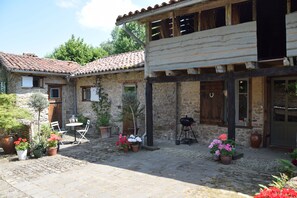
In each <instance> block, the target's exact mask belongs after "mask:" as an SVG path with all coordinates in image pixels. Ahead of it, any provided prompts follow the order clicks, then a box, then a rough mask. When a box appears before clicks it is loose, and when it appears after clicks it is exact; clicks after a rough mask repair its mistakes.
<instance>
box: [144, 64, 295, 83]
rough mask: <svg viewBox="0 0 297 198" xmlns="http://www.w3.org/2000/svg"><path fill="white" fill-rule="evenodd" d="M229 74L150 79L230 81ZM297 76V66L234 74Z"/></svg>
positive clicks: (155, 81) (159, 80) (235, 73)
mask: <svg viewBox="0 0 297 198" xmlns="http://www.w3.org/2000/svg"><path fill="white" fill-rule="evenodd" d="M227 74H228V73H221V74H212V73H210V74H197V75H187V76H160V77H153V78H148V81H149V82H150V83H167V82H190V81H219V80H226V79H228V75H227ZM293 74H295V75H296V74H297V65H295V66H292V67H271V68H263V69H254V70H247V71H240V72H234V74H233V75H234V78H235V79H240V78H252V77H265V76H285V75H293Z"/></svg>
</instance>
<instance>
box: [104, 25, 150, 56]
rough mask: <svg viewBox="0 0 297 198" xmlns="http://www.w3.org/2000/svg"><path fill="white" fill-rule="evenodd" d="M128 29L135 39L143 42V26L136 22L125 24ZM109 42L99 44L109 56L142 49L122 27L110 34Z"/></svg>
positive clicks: (116, 28)
mask: <svg viewBox="0 0 297 198" xmlns="http://www.w3.org/2000/svg"><path fill="white" fill-rule="evenodd" d="M126 27H127V29H129V30H130V31H131V32H132V33H133V34H134V35H135V36H136V37H137V38H139V39H140V40H141V41H142V42H144V40H145V29H144V26H142V25H139V24H138V23H136V22H132V23H128V24H126ZM111 38H112V40H111V41H107V42H103V43H101V45H100V46H101V47H102V48H103V49H104V50H105V51H107V52H108V53H109V54H110V55H111V54H120V53H124V52H130V51H136V50H141V49H143V46H142V45H141V44H139V43H137V42H136V41H135V40H134V39H133V38H132V37H131V36H130V35H128V34H127V32H126V31H125V30H124V28H123V27H115V28H114V29H113V31H112V33H111Z"/></svg>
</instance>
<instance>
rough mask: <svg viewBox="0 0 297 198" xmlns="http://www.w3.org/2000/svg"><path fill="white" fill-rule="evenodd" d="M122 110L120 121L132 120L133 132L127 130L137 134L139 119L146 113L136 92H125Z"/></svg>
mask: <svg viewBox="0 0 297 198" xmlns="http://www.w3.org/2000/svg"><path fill="white" fill-rule="evenodd" d="M122 97H123V100H122V102H123V106H122V111H121V112H120V114H119V118H120V121H124V120H126V121H130V122H132V124H133V128H132V132H130V131H128V132H126V133H127V134H128V135H130V134H131V133H133V135H137V133H138V124H137V121H138V120H139V119H140V118H142V117H143V115H144V106H143V105H141V104H140V102H139V100H138V99H137V97H136V93H134V92H126V93H124V94H123V96H122Z"/></svg>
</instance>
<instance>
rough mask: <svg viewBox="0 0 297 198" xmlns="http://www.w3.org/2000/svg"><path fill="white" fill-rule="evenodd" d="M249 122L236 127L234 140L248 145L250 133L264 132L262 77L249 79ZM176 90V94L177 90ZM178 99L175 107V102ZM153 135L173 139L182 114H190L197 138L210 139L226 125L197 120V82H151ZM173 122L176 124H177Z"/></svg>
mask: <svg viewBox="0 0 297 198" xmlns="http://www.w3.org/2000/svg"><path fill="white" fill-rule="evenodd" d="M251 86H252V87H251V90H252V93H250V94H251V97H250V99H251V101H250V104H251V107H250V108H251V118H250V121H251V126H249V127H237V128H236V142H237V144H240V145H244V146H249V145H250V140H249V139H250V134H251V133H252V132H253V131H257V132H259V133H261V134H263V127H264V121H263V119H264V110H263V106H264V79H263V78H261V77H259V78H253V79H251ZM176 93H177V94H176ZM177 103H178V108H176V104H177ZM153 113H154V137H156V138H162V139H170V140H174V139H175V133H176V130H177V131H178V133H180V130H181V125H180V123H179V119H180V118H181V117H184V116H185V115H187V116H189V117H192V118H193V119H194V120H195V121H196V123H195V124H193V126H192V127H193V130H194V131H195V134H196V136H197V137H198V141H199V142H202V143H206V144H208V143H210V142H211V141H212V140H213V139H214V138H217V137H218V136H219V135H220V134H222V133H227V132H228V130H227V126H217V125H207V124H200V123H199V121H200V119H199V118H200V83H199V82H182V83H164V84H162V83H160V84H154V85H153ZM176 123H177V124H178V125H176Z"/></svg>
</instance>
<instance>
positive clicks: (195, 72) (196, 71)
mask: <svg viewBox="0 0 297 198" xmlns="http://www.w3.org/2000/svg"><path fill="white" fill-rule="evenodd" d="M187 73H188V74H190V75H195V74H200V69H195V68H189V69H187Z"/></svg>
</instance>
